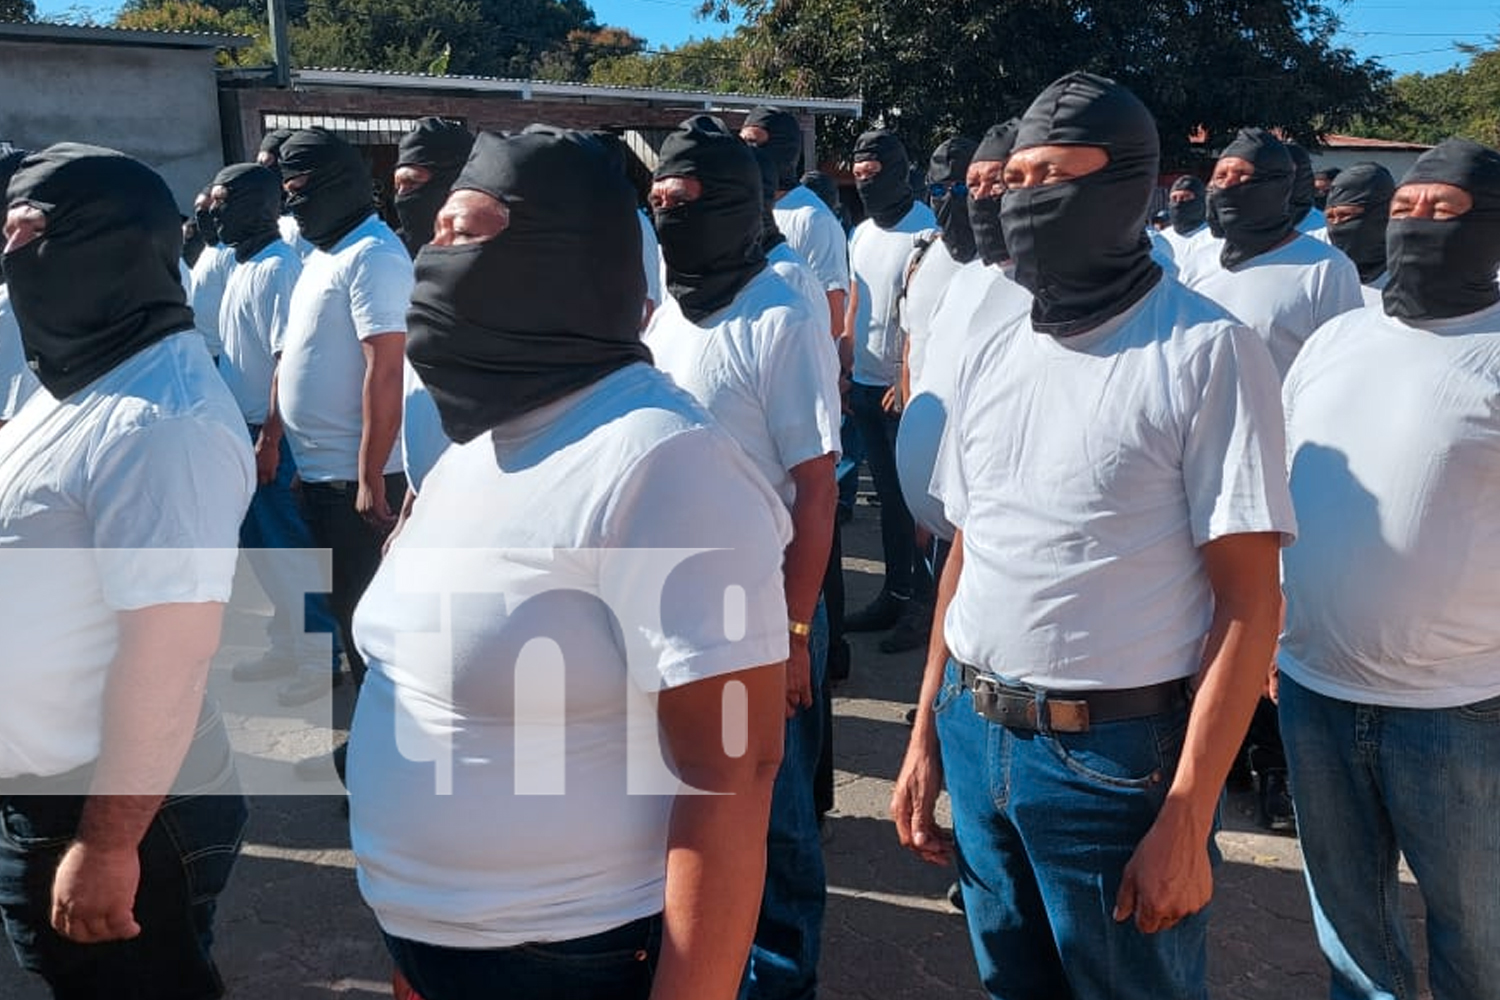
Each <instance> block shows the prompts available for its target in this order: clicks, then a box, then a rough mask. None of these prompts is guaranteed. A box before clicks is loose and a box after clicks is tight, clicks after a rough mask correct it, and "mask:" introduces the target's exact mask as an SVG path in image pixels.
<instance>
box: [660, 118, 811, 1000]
mask: <svg viewBox="0 0 1500 1000" xmlns="http://www.w3.org/2000/svg"><path fill="white" fill-rule="evenodd" d="M655 177H656V182H655V184H653V185H652V188H651V204H652V207H653V209H654V210H655V213H656V231H657V233H658V235H659V236H660V238H661V250H662V256H663V258H664V259H665V260H666V265H667V285H668V288H669V289H670V290H671V293H672V297H671V300H669V301H668V302H666V303H665V304H664V305H663V306H662V308H661V309H659V310H657V312H656V315H655V316H653V317H652V318H651V325H650V326H649V327H648V328H647V330H646V337H645V341H646V345H647V346H648V347H649V348H650V349H651V351H652V353H653V355H655V358H656V364H657V366H658V367H659V368H661V369H662V370H663V371H665V372H667V373H668V374H670V375H671V376H672V378H673V380H674V381H675V382H676V383H677V384H678V385H680V386H682V387H683V388H684V389H686V390H687V391H688V392H689V393H691V394H692V395H693V396H695V397H696V398H697V399H698V400H699V401H700V402H701V403H702V404H703V405H704V407H705V408H706V409H707V410H708V411H709V412H710V413H712V414H713V415H714V417H715V418H716V419H718V421H719V422H720V423H721V424H722V425H723V426H724V428H725V429H726V430H727V431H728V432H729V433H730V435H731V436H732V437H734V439H735V440H736V441H738V442H739V443H740V446H741V447H743V448H744V449H745V452H746V454H747V455H749V456H750V459H751V461H752V462H753V463H754V464H755V466H756V468H757V469H759V470H760V472H761V474H762V475H763V476H765V478H766V481H767V482H769V483H770V484H771V485H772V486H773V487H774V488H775V490H776V492H777V494H778V495H779V496H780V498H781V501H782V503H784V504H785V506H786V508H787V511H788V512H789V513H790V515H791V521H792V538H791V541H790V543H789V544H788V545H787V547H786V556H785V567H786V569H785V572H786V603H787V615H788V618H789V623H788V626H787V627H788V629H789V630H790V632H791V656H790V659H789V660H788V663H787V692H786V714H787V726H786V746H785V752H784V755H783V759H782V764H781V770H780V772H779V774H778V775H777V778H776V786H775V792H774V794H773V797H772V800H771V825H770V835H769V838H768V840H767V844H766V854H767V860H766V866H767V878H766V888H765V896H764V899H763V900H762V902H761V910H760V921H759V923H758V925H757V929H756V935H755V944H754V946H753V948H752V949H751V952H750V964H749V971H748V973H747V980H748V988H749V994H748V995H749V997H751V998H752V1000H771V998H783V997H784V998H792V997H803V996H808V995H811V993H812V992H813V990H814V989H815V987H816V983H817V968H818V954H819V948H820V944H821V935H822V925H823V907H824V893H825V889H826V887H825V884H824V874H823V853H822V842H821V839H820V837H819V833H818V822H817V811H816V807H815V801H814V795H813V783H814V776H815V774H816V771H817V765H818V759H819V756H820V750H821V746H822V739H823V734H822V729H823V719H824V713H823V710H822V704H821V700H820V699H821V697H822V696H823V694H824V685H823V676H824V671H825V669H826V659H825V651H826V648H827V622H826V617H825V615H824V613H823V610H822V605H821V602H820V600H819V591H820V589H821V587H822V582H823V576H824V571H825V569H826V568H827V564H828V549H829V544H830V539H831V538H832V534H833V507H834V501H835V496H836V492H837V491H836V487H835V485H834V477H833V470H834V463H835V462H836V461H837V460H838V453H839V440H838V425H839V412H840V406H839V392H838V359H837V353H836V351H835V348H834V344H833V340H832V338H830V337H829V336H828V327H827V323H826V320H825V317H824V316H823V314H822V311H821V310H820V309H817V308H815V306H814V304H812V303H809V302H807V301H806V299H805V297H804V296H803V295H802V294H801V293H799V292H797V290H796V289H795V288H793V287H792V285H791V284H790V283H788V282H787V280H786V279H785V278H783V277H782V276H781V275H780V274H779V273H777V272H776V270H774V269H773V268H770V267H768V266H767V265H766V263H765V255H764V251H763V249H762V233H761V205H762V193H761V174H760V169H759V167H758V166H757V164H756V160H755V156H754V155H753V154H752V153H751V151H750V150H749V148H747V147H746V145H745V144H744V143H743V142H741V141H740V140H739V139H738V138H737V137H736V136H735V135H734V134H732V133H730V132H728V131H727V130H726V129H725V128H724V126H723V124H722V123H721V122H720V121H719V120H718V119H717V118H712V117H710V116H708V115H698V116H695V117H693V118H689V119H688V120H687V121H685V122H683V123H682V125H681V126H680V127H679V128H678V129H677V131H675V132H673V133H671V134H670V135H669V136H668V137H667V138H666V140H665V141H664V142H663V143H662V148H661V159H660V162H659V163H658V164H657V167H656V171H655Z"/></svg>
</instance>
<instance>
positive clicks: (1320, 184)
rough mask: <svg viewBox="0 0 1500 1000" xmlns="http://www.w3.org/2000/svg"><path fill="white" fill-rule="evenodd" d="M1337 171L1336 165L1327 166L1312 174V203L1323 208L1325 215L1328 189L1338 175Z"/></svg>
mask: <svg viewBox="0 0 1500 1000" xmlns="http://www.w3.org/2000/svg"><path fill="white" fill-rule="evenodd" d="M1339 172H1340V171H1339V168H1338V167H1329V168H1328V169H1326V170H1319V171H1318V172H1316V173H1315V174H1313V192H1314V193H1313V204H1314V205H1316V206H1317V207H1318V208H1320V209H1324V210H1325V212H1324V214H1325V215H1326V214H1327V212H1326V210H1327V208H1328V191H1329V189H1330V188H1331V187H1333V181H1334V178H1336V177H1338V175H1339Z"/></svg>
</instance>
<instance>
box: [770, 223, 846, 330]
mask: <svg viewBox="0 0 1500 1000" xmlns="http://www.w3.org/2000/svg"><path fill="white" fill-rule="evenodd" d="M766 263H767V264H770V265H771V270H773V271H775V272H776V273H777V274H779V275H781V276H782V277H783V278H785V279H786V283H787V284H789V285H791V286H792V288H793V289H794V290H795V291H796V292H797V294H799V295H801V296H802V299H803V301H804V302H806V303H807V307H808V309H810V310H812V313H813V315H814V316H820V317H822V319H823V334H824V335H825V336H831V334H832V331H831V330H830V328H829V323H830V321H831V320H832V316H831V315H830V313H829V312H828V296H827V295H825V294H824V292H823V289H822V288H821V287H819V285H818V279H817V277H816V276H815V275H814V274H813V273H812V268H810V267H808V266H807V261H805V260H803V259H802V255H801V254H799V253H798V252H797V251H795V250H793V249H792V245H791V244H790V243H787V242H785V241H782V242H781V243H778V244H776V245H775V246H774V247H772V248H771V250H770V252H769V253H767V254H766Z"/></svg>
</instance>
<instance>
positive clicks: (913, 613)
mask: <svg viewBox="0 0 1500 1000" xmlns="http://www.w3.org/2000/svg"><path fill="white" fill-rule="evenodd" d="M906 605H907V606H906V609H905V610H904V611H903V612H902V613H901V620H900V621H898V622H896V627H895V628H893V629H891V634H890V635H888V636H886V637H885V638H884V639H881V640H880V651H881V652H882V653H904V652H906V651H907V650H909V649H926V648H927V636H928V635H929V634H930V633H931V631H932V606H931V605H930V604H928V603H927V602H926V601H907V602H906Z"/></svg>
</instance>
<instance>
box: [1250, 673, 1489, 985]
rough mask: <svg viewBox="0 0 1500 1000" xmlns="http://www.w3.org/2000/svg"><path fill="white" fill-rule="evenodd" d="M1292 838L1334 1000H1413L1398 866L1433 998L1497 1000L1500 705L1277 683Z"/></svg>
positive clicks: (1284, 678) (1413, 981) (1285, 681)
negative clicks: (1401, 704) (1436, 705)
mask: <svg viewBox="0 0 1500 1000" xmlns="http://www.w3.org/2000/svg"><path fill="white" fill-rule="evenodd" d="M1280 701H1281V735H1282V740H1283V741H1284V742H1285V744H1286V753H1287V764H1288V766H1289V771H1290V776H1291V783H1292V799H1293V801H1294V802H1295V804H1296V807H1297V832H1298V834H1299V836H1300V837H1301V840H1302V854H1303V858H1304V863H1305V865H1306V869H1307V884H1308V889H1309V894H1310V895H1311V897H1312V908H1313V918H1314V921H1315V923H1316V924H1317V928H1318V940H1319V943H1320V944H1321V945H1322V947H1323V954H1324V956H1325V957H1326V958H1327V959H1328V964H1329V966H1330V967H1331V969H1332V973H1333V980H1332V989H1331V991H1330V994H1329V995H1330V996H1332V997H1333V998H1335V1000H1356V998H1358V1000H1415V997H1416V996H1417V982H1416V974H1415V971H1414V969H1413V966H1412V959H1411V949H1410V947H1409V945H1408V942H1407V940H1406V933H1405V928H1404V926H1403V924H1402V917H1401V897H1400V885H1399V883H1398V881H1397V872H1396V865H1397V861H1398V858H1399V855H1400V854H1402V853H1404V854H1405V855H1406V860H1407V863H1408V864H1409V865H1411V869H1412V872H1413V873H1414V874H1415V875H1416V877H1417V885H1418V887H1419V888H1420V889H1421V892H1422V898H1423V899H1424V900H1425V901H1426V904H1427V951H1428V964H1429V972H1428V978H1429V979H1430V980H1431V984H1432V995H1433V997H1434V1000H1496V998H1500V698H1492V699H1490V700H1489V701H1484V702H1480V703H1478V704H1475V705H1468V706H1464V707H1462V708H1449V709H1414V708H1383V707H1379V706H1375V705H1359V704H1354V703H1351V702H1346V701H1339V700H1337V699H1335V698H1328V697H1325V696H1323V695H1320V694H1316V693H1314V692H1312V691H1309V690H1308V689H1307V688H1304V687H1301V686H1299V685H1298V684H1297V683H1296V682H1294V681H1293V680H1291V678H1289V677H1287V675H1286V674H1282V675H1281V695H1280Z"/></svg>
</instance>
